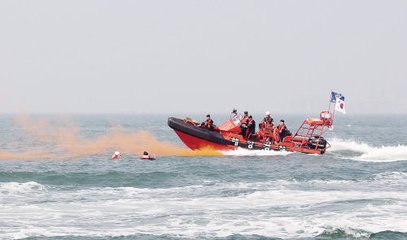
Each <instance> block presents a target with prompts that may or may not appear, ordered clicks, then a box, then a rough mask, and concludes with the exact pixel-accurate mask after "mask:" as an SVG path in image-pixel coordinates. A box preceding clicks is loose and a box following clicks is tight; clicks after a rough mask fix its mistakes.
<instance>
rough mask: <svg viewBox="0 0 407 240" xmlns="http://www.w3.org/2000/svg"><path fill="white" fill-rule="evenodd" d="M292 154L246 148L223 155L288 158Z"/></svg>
mask: <svg viewBox="0 0 407 240" xmlns="http://www.w3.org/2000/svg"><path fill="white" fill-rule="evenodd" d="M291 153H292V152H287V151H273V150H271V151H267V150H249V149H244V148H238V149H236V150H231V151H223V152H222V154H224V155H228V156H286V155H288V154H291Z"/></svg>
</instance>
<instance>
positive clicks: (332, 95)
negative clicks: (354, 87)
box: [331, 91, 342, 103]
mask: <svg viewBox="0 0 407 240" xmlns="http://www.w3.org/2000/svg"><path fill="white" fill-rule="evenodd" d="M341 96H342V94H340V93H337V92H334V91H331V103H336V97H341Z"/></svg>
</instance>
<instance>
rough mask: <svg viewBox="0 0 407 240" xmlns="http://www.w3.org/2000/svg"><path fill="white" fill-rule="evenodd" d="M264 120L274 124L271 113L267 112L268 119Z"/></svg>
mask: <svg viewBox="0 0 407 240" xmlns="http://www.w3.org/2000/svg"><path fill="white" fill-rule="evenodd" d="M264 120H265V121H266V122H268V123H270V124H271V123H272V122H273V118H272V117H271V115H270V112H269V111H267V112H266V117H265V118H264Z"/></svg>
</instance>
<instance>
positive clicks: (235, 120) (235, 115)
mask: <svg viewBox="0 0 407 240" xmlns="http://www.w3.org/2000/svg"><path fill="white" fill-rule="evenodd" d="M241 119H242V115H240V114H238V113H237V110H236V109H235V108H234V109H233V111H232V112H231V113H230V121H232V122H233V123H234V124H239V123H240V120H241Z"/></svg>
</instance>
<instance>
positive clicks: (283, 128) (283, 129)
mask: <svg viewBox="0 0 407 240" xmlns="http://www.w3.org/2000/svg"><path fill="white" fill-rule="evenodd" d="M277 129H278V134H279V138H280V141H283V140H284V138H285V137H286V136H290V135H291V132H290V131H289V130H288V128H287V126H286V125H285V122H284V120H280V124H279V125H278V127H277Z"/></svg>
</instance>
